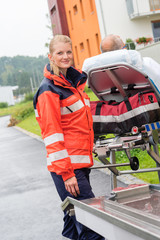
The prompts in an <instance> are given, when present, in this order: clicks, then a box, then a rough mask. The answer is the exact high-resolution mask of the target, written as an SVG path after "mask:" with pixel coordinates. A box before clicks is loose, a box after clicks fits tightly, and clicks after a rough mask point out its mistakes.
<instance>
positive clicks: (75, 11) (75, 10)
mask: <svg viewBox="0 0 160 240" xmlns="http://www.w3.org/2000/svg"><path fill="white" fill-rule="evenodd" d="M73 12H74V15H76V14H77V13H78V8H77V5H75V6H74V7H73Z"/></svg>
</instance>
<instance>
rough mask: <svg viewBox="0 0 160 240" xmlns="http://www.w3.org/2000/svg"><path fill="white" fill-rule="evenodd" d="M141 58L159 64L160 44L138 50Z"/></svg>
mask: <svg viewBox="0 0 160 240" xmlns="http://www.w3.org/2000/svg"><path fill="white" fill-rule="evenodd" d="M138 51H139V52H140V53H141V56H142V57H151V58H153V59H154V60H155V61H156V62H158V63H159V64H160V54H159V53H160V42H158V43H155V44H152V45H148V46H146V47H145V48H141V49H139V50H138Z"/></svg>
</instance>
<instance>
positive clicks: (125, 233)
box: [62, 185, 160, 240]
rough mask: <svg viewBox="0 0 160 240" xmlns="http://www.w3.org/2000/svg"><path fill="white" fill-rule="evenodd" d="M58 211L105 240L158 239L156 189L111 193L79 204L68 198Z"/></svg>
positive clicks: (158, 198)
mask: <svg viewBox="0 0 160 240" xmlns="http://www.w3.org/2000/svg"><path fill="white" fill-rule="evenodd" d="M62 209H63V210H65V211H68V213H69V214H70V215H73V214H75V216H76V219H77V221H79V222H80V223H82V224H83V225H85V226H86V227H88V228H90V229H92V230H93V231H95V232H97V233H99V234H101V235H102V236H103V237H105V238H106V239H107V240H117V239H118V240H124V239H129V240H159V239H160V185H156V186H154V185H150V186H149V185H141V186H134V187H132V188H128V189H122V190H120V191H119V190H116V189H115V191H114V190H113V191H112V192H111V195H110V196H103V197H99V198H93V199H87V200H83V201H77V200H75V199H73V198H70V197H68V198H66V200H65V201H64V202H63V203H62Z"/></svg>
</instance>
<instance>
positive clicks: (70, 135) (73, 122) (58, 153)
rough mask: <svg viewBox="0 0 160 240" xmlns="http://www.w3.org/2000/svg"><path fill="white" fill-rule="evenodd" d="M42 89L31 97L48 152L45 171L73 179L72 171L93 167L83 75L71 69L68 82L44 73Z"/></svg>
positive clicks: (91, 134) (90, 123)
mask: <svg viewBox="0 0 160 240" xmlns="http://www.w3.org/2000/svg"><path fill="white" fill-rule="evenodd" d="M44 76H45V78H44V79H43V81H42V83H41V86H40V88H39V90H38V91H37V93H36V94H35V96H34V108H35V113H36V119H37V121H38V123H39V125H40V128H41V134H42V138H43V140H44V143H45V146H46V150H47V167H48V170H49V171H51V172H55V173H57V174H59V175H62V178H63V180H64V181H65V180H67V179H69V178H71V177H73V176H75V174H74V169H80V168H88V167H91V166H92V165H93V158H92V148H93V138H94V136H93V128H92V124H93V122H92V115H91V112H90V104H89V98H88V96H87V94H86V93H85V92H84V87H85V84H86V78H87V77H86V74H85V73H83V72H80V71H78V70H76V69H75V68H73V67H70V68H69V69H68V70H67V79H66V78H65V77H64V75H62V74H60V77H59V76H57V75H54V74H53V73H51V72H50V65H49V64H48V65H47V66H46V67H45V70H44Z"/></svg>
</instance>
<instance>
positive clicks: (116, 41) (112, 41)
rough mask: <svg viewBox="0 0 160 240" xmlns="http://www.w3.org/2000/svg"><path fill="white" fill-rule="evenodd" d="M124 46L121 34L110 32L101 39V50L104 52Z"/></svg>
mask: <svg viewBox="0 0 160 240" xmlns="http://www.w3.org/2000/svg"><path fill="white" fill-rule="evenodd" d="M105 45H107V48H106V47H105ZM123 46H124V43H123V41H122V39H121V38H120V37H119V36H117V35H113V34H110V35H108V36H106V37H105V38H104V39H103V40H102V41H101V44H100V49H101V52H102V53H104V52H109V51H115V50H119V49H122V47H123Z"/></svg>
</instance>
